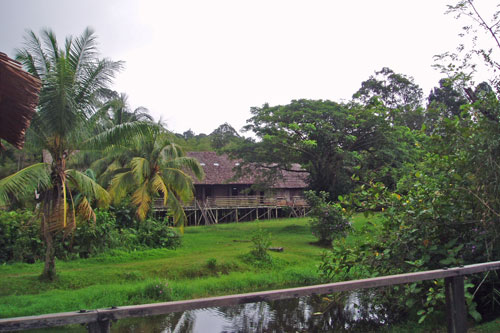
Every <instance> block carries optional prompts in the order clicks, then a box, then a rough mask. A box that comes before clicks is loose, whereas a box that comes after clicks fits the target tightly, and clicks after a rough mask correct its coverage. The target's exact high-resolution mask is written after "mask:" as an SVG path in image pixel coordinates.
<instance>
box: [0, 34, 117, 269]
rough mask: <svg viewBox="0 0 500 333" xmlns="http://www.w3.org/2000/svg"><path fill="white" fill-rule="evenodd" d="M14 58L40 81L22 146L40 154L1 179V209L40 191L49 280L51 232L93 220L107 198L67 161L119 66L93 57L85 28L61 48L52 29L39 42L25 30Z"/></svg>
mask: <svg viewBox="0 0 500 333" xmlns="http://www.w3.org/2000/svg"><path fill="white" fill-rule="evenodd" d="M16 59H17V60H18V61H20V62H21V63H22V64H23V65H24V66H25V68H26V69H27V70H28V71H29V72H30V73H31V74H32V75H34V76H36V77H37V78H39V79H40V80H41V81H42V83H43V85H42V89H41V92H40V103H39V106H38V110H37V111H38V112H37V113H36V115H35V116H34V117H33V120H32V123H31V128H30V130H29V131H28V140H27V144H29V145H31V146H32V148H35V149H37V150H38V151H42V150H43V151H44V162H43V163H37V164H34V165H31V166H29V167H27V168H25V169H22V170H20V171H19V172H17V173H15V174H13V175H11V176H8V177H6V178H4V179H2V180H0V206H2V205H7V204H8V202H9V200H10V199H12V198H18V199H19V198H23V197H25V196H27V195H31V196H32V195H33V194H34V192H35V191H38V193H40V200H41V204H40V205H39V214H40V220H41V226H42V228H41V229H42V231H43V238H44V241H45V245H46V255H45V267H44V271H43V274H42V276H43V277H45V278H48V279H54V277H55V276H56V271H55V260H54V259H55V254H54V246H53V241H54V236H55V234H56V233H58V232H61V231H64V232H66V233H67V232H70V231H71V230H72V229H73V228H74V226H75V223H76V217H77V215H80V216H82V217H84V218H90V217H92V216H93V211H92V203H93V201H94V200H98V201H100V202H101V203H103V204H107V203H108V202H109V199H110V198H109V194H108V193H107V191H106V190H105V189H104V188H102V187H101V186H100V185H98V184H97V183H96V182H95V181H94V180H93V179H92V178H91V177H88V176H87V175H86V174H84V173H82V172H80V171H78V170H75V169H71V168H69V167H68V161H69V160H70V159H71V158H72V157H73V156H75V154H77V152H78V151H79V150H80V149H82V143H84V142H85V141H86V140H87V139H88V138H89V137H90V135H91V134H90V133H92V131H91V130H90V128H89V126H90V125H91V123H92V122H89V121H88V119H89V118H90V117H91V116H92V115H93V114H94V113H95V111H96V108H95V101H96V98H97V96H98V94H99V92H100V91H101V90H103V89H105V88H106V87H107V85H108V84H109V83H110V82H111V80H112V78H113V77H114V75H115V73H116V72H117V71H118V70H119V69H120V68H121V63H120V62H114V61H110V60H108V59H99V58H98V55H97V49H96V36H95V35H94V33H93V31H92V30H90V29H86V30H85V31H84V32H83V34H82V35H81V36H79V37H77V38H73V37H67V38H66V41H65V44H64V46H63V47H62V48H60V47H59V44H58V42H57V39H56V37H55V35H54V33H53V32H52V31H51V30H43V31H42V33H41V39H40V38H39V37H38V36H37V35H36V34H35V33H34V32H32V31H30V32H28V34H27V36H26V38H25V47H24V48H23V49H21V50H18V54H17V57H16ZM114 135H116V134H114ZM105 136H106V137H107V138H110V137H113V135H108V134H106V135H105ZM76 194H79V195H78V198H79V199H78V200H77V201H76V200H74V198H75V195H76Z"/></svg>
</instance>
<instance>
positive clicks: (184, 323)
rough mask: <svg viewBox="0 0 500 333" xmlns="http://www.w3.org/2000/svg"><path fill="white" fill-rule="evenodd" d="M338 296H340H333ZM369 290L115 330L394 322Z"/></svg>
mask: <svg viewBox="0 0 500 333" xmlns="http://www.w3.org/2000/svg"><path fill="white" fill-rule="evenodd" d="M332 297H335V299H332ZM369 298H370V297H369V295H367V294H360V293H351V294H346V295H338V294H337V295H335V296H310V297H301V298H296V299H289V300H281V301H273V302H259V303H248V304H242V305H237V306H232V307H218V308H207V309H199V310H190V311H184V312H179V313H171V314H168V315H162V316H154V317H147V318H135V319H126V320H120V321H118V322H116V323H114V324H113V326H112V327H111V331H112V332H120V333H122V332H123V333H126V332H127V333H128V332H131V333H136V332H145V333H146V332H148V333H149V332H152V333H154V332H158V333H159V332H165V333H170V332H172V333H173V332H193V333H198V332H203V333H210V332H213V333H219V332H228V333H229V332H346V331H348V332H370V331H376V330H377V328H380V327H381V326H383V325H386V324H387V323H388V321H389V318H388V316H387V315H386V314H385V311H384V309H382V308H381V307H379V306H373V305H372V304H371V302H369Z"/></svg>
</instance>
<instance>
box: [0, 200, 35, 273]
mask: <svg viewBox="0 0 500 333" xmlns="http://www.w3.org/2000/svg"><path fill="white" fill-rule="evenodd" d="M42 245H43V242H42V240H41V238H40V223H39V221H38V220H37V219H36V218H35V216H34V215H33V213H31V212H29V211H11V212H6V211H3V210H0V263H5V262H10V261H21V262H28V263H33V262H35V260H38V259H41V258H42V257H43V254H44V252H43V246H42Z"/></svg>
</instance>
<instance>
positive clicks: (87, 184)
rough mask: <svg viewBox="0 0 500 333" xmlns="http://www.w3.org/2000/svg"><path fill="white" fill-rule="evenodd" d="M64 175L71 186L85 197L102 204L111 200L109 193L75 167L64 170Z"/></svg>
mask: <svg viewBox="0 0 500 333" xmlns="http://www.w3.org/2000/svg"><path fill="white" fill-rule="evenodd" d="M66 176H67V179H68V182H69V183H70V184H71V185H72V188H74V189H76V190H77V191H78V192H80V193H81V194H82V195H84V196H86V197H87V198H89V199H96V200H98V201H99V203H100V204H101V205H103V206H106V205H108V204H109V202H110V201H111V197H110V195H109V193H108V192H107V191H106V190H105V189H104V188H102V187H101V185H99V184H97V182H96V181H95V180H93V179H92V178H90V177H89V176H87V175H86V174H84V173H82V172H80V171H78V170H75V169H69V170H66Z"/></svg>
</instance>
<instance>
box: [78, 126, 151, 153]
mask: <svg viewBox="0 0 500 333" xmlns="http://www.w3.org/2000/svg"><path fill="white" fill-rule="evenodd" d="M155 126H156V125H155V124H151V123H147V122H133V123H125V124H121V125H117V126H115V127H113V128H110V129H109V130H107V131H104V132H102V133H99V134H98V135H96V136H94V137H92V138H90V139H88V140H87V141H85V142H84V143H83V144H82V148H83V149H104V148H105V147H107V146H109V145H120V144H126V143H127V142H130V140H131V138H135V137H141V136H148V135H150V131H151V130H152V128H153V127H155Z"/></svg>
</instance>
